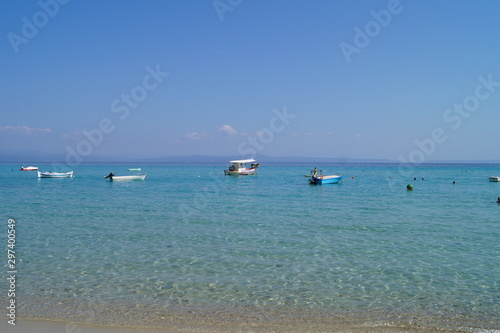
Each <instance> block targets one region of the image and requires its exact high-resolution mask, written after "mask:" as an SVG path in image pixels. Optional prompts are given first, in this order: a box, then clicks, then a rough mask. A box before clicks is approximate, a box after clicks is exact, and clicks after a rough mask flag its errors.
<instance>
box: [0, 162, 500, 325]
mask: <svg viewBox="0 0 500 333" xmlns="http://www.w3.org/2000/svg"><path fill="white" fill-rule="evenodd" d="M35 165H36V166H38V167H39V168H40V170H41V171H51V168H52V165H51V164H35ZM226 167H227V165H225V163H208V164H207V163H166V164H161V163H157V164H154V163H149V164H148V163H142V164H138V163H107V164H102V163H101V164H80V165H77V166H74V167H71V168H69V169H68V171H69V170H73V171H74V178H66V179H46V178H44V179H39V178H37V174H36V172H28V171H19V168H20V164H0V193H1V200H0V212H1V213H2V225H3V227H2V228H1V230H3V231H2V232H1V233H0V237H1V241H0V244H2V246H1V248H2V251H3V252H4V255H2V257H3V263H2V267H3V272H2V276H7V277H9V274H8V272H10V271H12V268H14V269H15V277H16V280H15V297H14V298H15V301H16V305H17V308H16V315H17V316H18V318H35V319H48V320H63V321H71V322H77V323H86V324H92V325H113V326H133V327H165V326H166V325H174V324H175V323H176V320H180V319H179V318H183V319H185V320H187V321H190V320H191V321H193V322H196V323H199V322H200V321H202V320H211V321H212V320H215V321H217V320H225V321H226V322H227V321H233V322H234V323H235V325H238V327H242V328H243V329H242V330H241V331H242V332H243V331H245V332H251V331H252V330H251V329H250V328H249V329H247V330H244V329H245V323H248V322H252V321H254V322H258V323H264V324H265V323H266V322H270V323H276V322H287V321H289V322H294V321H301V322H302V323H308V322H311V323H313V322H316V323H317V322H318V320H321V321H323V322H324V323H326V324H325V325H326V326H325V327H326V329H325V331H332V332H333V331H335V330H334V329H333V328H332V330H328V325H330V324H331V325H333V326H332V327H334V326H335V323H337V322H339V323H340V322H341V323H352V324H353V326H356V325H358V326H359V325H361V326H363V327H365V328H370V327H373V328H374V329H375V328H377V327H391V326H393V327H400V328H401V330H402V331H404V330H405V329H417V330H418V329H419V328H422V329H426V330H431V331H432V330H434V329H435V330H439V331H465V332H500V205H499V204H498V203H497V198H498V197H500V183H494V182H489V180H488V177H489V176H500V165H499V164H423V165H418V166H412V165H399V164H368V163H366V164H349V163H335V164H334V163H262V165H261V167H260V169H259V170H258V173H257V175H254V176H239V177H238V176H225V175H224V172H223V170H224V168H226ZM314 167H316V168H317V169H318V170H322V172H323V173H324V174H325V175H327V174H342V175H343V176H344V177H343V179H342V182H341V183H339V184H329V185H310V184H309V183H308V179H309V178H308V177H307V176H308V175H310V172H311V170H312V169H313V168H314ZM128 168H141V169H142V170H141V172H142V173H146V174H147V178H146V179H145V180H143V181H129V182H110V181H109V180H107V179H104V176H106V175H107V174H109V173H110V172H114V173H115V174H116V175H127V174H134V173H137V172H136V171H128ZM59 171H61V170H59ZM407 185H412V187H413V191H408V190H407ZM12 220H13V221H15V238H14V241H15V243H14V242H13V241H9V235H8V230H9V221H12ZM11 224H12V222H11ZM10 238H13V237H12V236H11V237H10ZM12 243H14V245H15V247H10V249H14V250H15V253H12V252H10V253H11V254H14V257H11V259H15V267H10V268H9V266H8V265H9V262H8V249H9V247H8V245H9V244H12ZM10 263H12V262H10ZM10 282H12V281H10ZM10 282H9V281H8V280H7V279H3V281H2V283H1V284H0V300H1V301H2V302H3V304H4V306H2V308H3V309H4V312H5V313H6V314H7V310H6V308H7V306H8V305H9V304H10V303H9V301H10V299H12V298H13V297H10V296H8V289H9V285H10V284H9V283H10ZM3 317H4V320H8V318H7V316H5V315H3ZM176 318H177V319H176ZM228 318H230V319H228ZM179 325H181V324H179ZM181 328H182V327H181Z"/></svg>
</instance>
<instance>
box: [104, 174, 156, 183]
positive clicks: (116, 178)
mask: <svg viewBox="0 0 500 333" xmlns="http://www.w3.org/2000/svg"><path fill="white" fill-rule="evenodd" d="M106 178H109V180H111V181H113V182H117V181H128V180H144V179H146V174H139V175H128V176H115V174H114V173H113V172H111V173H110V174H109V175H107V176H106V177H104V179H106Z"/></svg>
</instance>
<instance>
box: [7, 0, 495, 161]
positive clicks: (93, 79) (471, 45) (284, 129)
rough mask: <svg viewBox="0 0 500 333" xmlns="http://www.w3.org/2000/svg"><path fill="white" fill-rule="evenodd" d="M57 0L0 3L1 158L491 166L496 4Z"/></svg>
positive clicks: (231, 0)
mask: <svg viewBox="0 0 500 333" xmlns="http://www.w3.org/2000/svg"><path fill="white" fill-rule="evenodd" d="M60 1H61V2H62V3H59V2H58V1H57V0H41V1H39V2H37V1H17V0H6V1H2V3H1V4H0V7H1V10H0V27H1V31H0V34H1V36H2V42H1V43H0V51H1V55H2V61H1V63H0V66H1V80H0V84H1V87H0V88H1V92H2V93H1V95H2V98H1V99H0V109H1V118H0V150H3V149H10V150H12V149H14V150H21V149H27V150H39V151H45V152H55V153H64V152H67V151H68V149H70V150H71V149H73V151H78V149H80V153H81V155H85V156H83V157H86V156H87V155H90V154H96V155H130V156H134V157H135V156H167V155H191V154H211V155H234V156H237V157H239V155H241V154H242V153H243V152H249V151H251V150H252V149H253V150H255V151H257V152H258V153H261V154H265V155H271V156H315V157H344V158H383V159H391V160H398V159H400V158H401V157H403V158H404V159H407V160H408V159H412V160H413V161H415V162H418V161H419V160H421V159H422V157H423V158H424V159H425V160H434V159H500V150H499V149H498V146H497V145H498V142H499V141H500V140H499V138H500V135H499V133H500V130H499V129H498V127H499V124H500V66H499V64H500V62H499V61H500V23H499V20H498V16H499V14H500V3H499V2H496V1H482V2H473V1H409V0H401V1H395V0H391V1H386V0H384V1H332V0H318V1H305V0H303V1H299V0H297V1H287V0H281V1H264V0H252V1H250V0H217V1H212V0H206V1H205V0H198V1H186V0H183V1H181V0H176V1H174V0H170V1H168V0H164V1H112V0H110V1H80V0H71V1H68V0H64V1H63V0H60ZM388 13H389V15H390V17H389V16H388V15H387V14H388ZM33 28H34V29H33ZM360 32H361V33H360ZM353 50H355V51H353ZM155 71H156V74H155V75H152V74H151V73H152V72H155ZM166 73H168V75H167V74H166ZM480 77H482V78H483V80H481V79H479V78H480ZM485 82H486V83H485ZM488 82H489V83H488ZM497 82H498V83H497ZM127 96H128V100H127ZM454 105H458V108H455V109H454ZM460 105H461V107H462V109H461V110H462V111H459V110H460ZM273 110H274V111H273ZM278 111H279V113H281V114H283V113H284V112H286V114H289V115H293V116H295V117H293V118H292V117H291V116H289V118H285V120H283V119H282V118H278V117H277V116H276V112H278ZM460 112H461V113H460ZM100 126H101V128H100ZM436 130H437V132H436ZM84 131H87V132H89V133H93V135H94V136H93V137H92V138H93V141H92V140H91V139H89V137H88V136H87V137H86V136H85V135H84V134H83V132H84ZM98 131H99V132H100V133H98ZM433 132H434V134H433ZM259 133H260V135H263V136H259ZM269 133H271V134H272V137H270V136H269ZM431 141H432V142H431ZM417 142H420V143H421V145H420V146H419V144H418V143H417Z"/></svg>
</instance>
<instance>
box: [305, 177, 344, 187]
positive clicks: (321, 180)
mask: <svg viewBox="0 0 500 333" xmlns="http://www.w3.org/2000/svg"><path fill="white" fill-rule="evenodd" d="M342 177H344V176H342V175H330V176H324V175H316V176H311V179H309V183H310V184H317V185H323V184H337V183H338V182H340V180H341V179H342Z"/></svg>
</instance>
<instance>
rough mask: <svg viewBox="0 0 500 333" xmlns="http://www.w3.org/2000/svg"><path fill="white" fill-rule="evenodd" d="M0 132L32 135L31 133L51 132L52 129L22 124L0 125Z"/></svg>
mask: <svg viewBox="0 0 500 333" xmlns="http://www.w3.org/2000/svg"><path fill="white" fill-rule="evenodd" d="M0 132H1V133H11V134H18V135H24V136H32V135H41V134H42V135H43V134H52V130H51V129H50V128H31V127H28V126H26V125H23V126H2V127H0Z"/></svg>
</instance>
